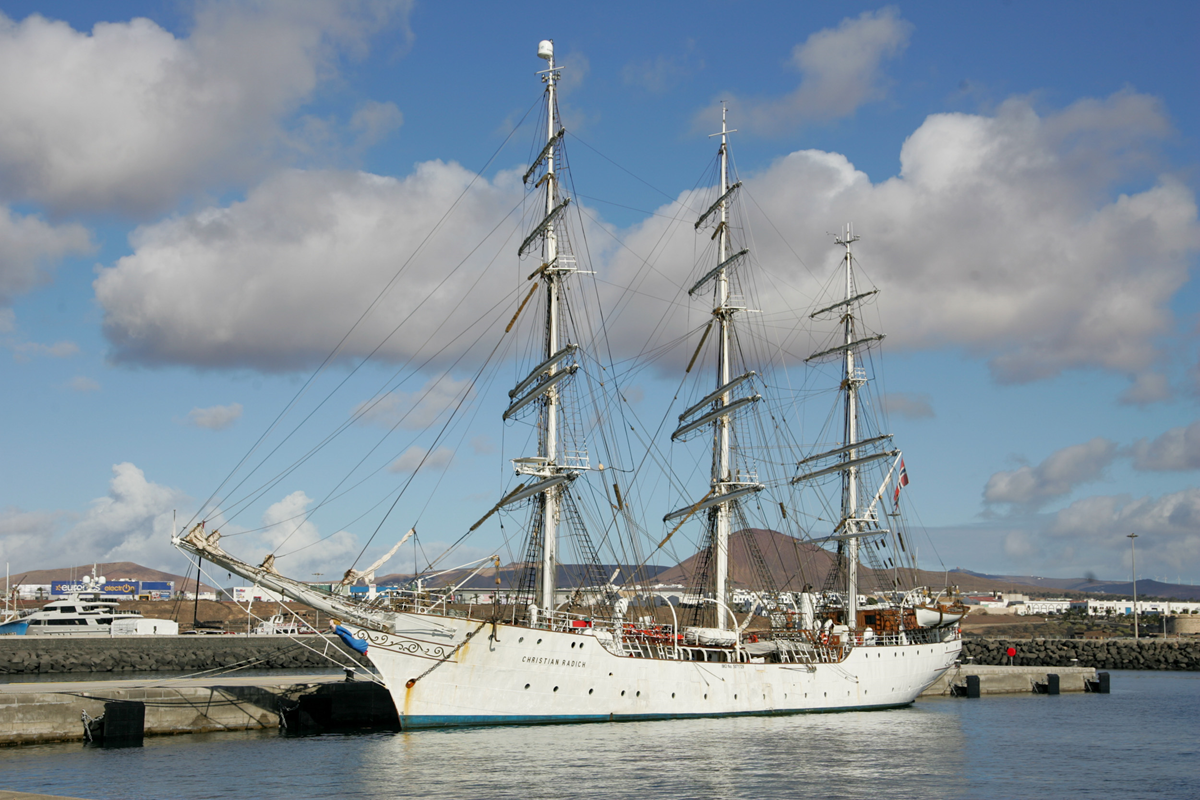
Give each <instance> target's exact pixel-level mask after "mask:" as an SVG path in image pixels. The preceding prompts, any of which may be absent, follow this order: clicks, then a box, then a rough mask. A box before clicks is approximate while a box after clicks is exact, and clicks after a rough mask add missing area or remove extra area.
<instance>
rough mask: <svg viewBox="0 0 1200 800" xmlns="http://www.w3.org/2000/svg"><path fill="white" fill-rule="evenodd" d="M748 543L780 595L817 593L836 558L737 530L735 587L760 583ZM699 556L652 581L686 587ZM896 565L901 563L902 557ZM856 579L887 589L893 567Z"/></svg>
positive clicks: (910, 578)
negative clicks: (803, 591) (804, 591)
mask: <svg viewBox="0 0 1200 800" xmlns="http://www.w3.org/2000/svg"><path fill="white" fill-rule="evenodd" d="M750 541H753V542H754V543H756V544H757V545H758V551H759V552H760V553H761V554H762V559H763V563H764V564H765V566H766V569H767V573H768V574H769V575H770V576H771V581H772V582H773V583H774V585H775V588H776V589H778V590H780V591H797V590H800V589H803V588H804V587H805V585H809V586H812V587H814V588H817V589H820V588H821V587H822V586H823V585H824V584H825V579H826V576H827V575H828V574H829V570H830V568H831V567H832V566H833V559H834V554H833V553H832V552H831V551H829V550H826V549H824V548H822V547H820V546H819V545H815V544H812V543H810V542H803V541H800V540H799V539H795V538H793V537H791V536H788V535H786V534H783V533H779V532H778V531H772V530H765V529H762V528H751V529H748V530H743V531H737V532H735V533H733V534H732V535H731V536H730V543H729V561H730V568H729V573H730V580H731V582H732V585H734V586H737V587H747V588H749V587H756V586H759V585H760V584H761V583H762V582H761V581H760V580H759V579H758V578H757V570H756V569H755V568H754V567H753V563H754V559H753V558H752V557H751V552H752V550H751V548H750V546H749V542H750ZM877 554H878V555H879V556H880V557H881V558H894V556H893V554H892V552H891V550H890V549H886V548H885V549H880V550H878V551H877ZM702 556H703V554H702V553H697V554H695V555H693V556H692V557H690V558H688V559H686V560H685V561H684V562H683V563H681V564H679V565H678V566H675V567H672V568H670V569H667V570H665V571H664V572H662V573H660V574H659V575H658V576H657V577H656V578H655V580H656V581H658V582H661V583H668V584H672V583H673V584H681V585H683V586H688V585H690V584H691V582H692V576H693V574H694V573H695V571H696V570H697V569H698V568H699V566H700V564H701V558H702ZM904 560H907V559H904ZM896 561H897V562H898V563H899V562H900V561H901V559H896ZM859 576H860V580H861V583H860V585H861V586H862V588H863V590H864V591H873V590H875V589H877V588H888V587H890V586H891V584H892V570H891V569H885V570H883V571H881V572H876V570H874V569H871V568H869V567H863V568H862V569H860V570H859ZM899 578H900V586H901V588H905V587H911V586H931V587H937V586H944V585H945V584H946V581H947V578H948V579H949V581H950V582H951V583H953V584H954V585H957V586H958V587H959V588H960V589H961V590H963V591H969V592H977V591H1011V584H1008V583H1004V582H1001V581H996V580H990V579H988V578H982V577H978V576H975V575H970V574H967V573H961V572H950V573H949V574H947V573H946V572H942V571H937V572H933V571H929V570H911V569H901V570H899Z"/></svg>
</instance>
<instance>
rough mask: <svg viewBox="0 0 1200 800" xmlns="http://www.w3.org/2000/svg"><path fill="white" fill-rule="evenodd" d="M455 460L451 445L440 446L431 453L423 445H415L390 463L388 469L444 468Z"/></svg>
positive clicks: (407, 470)
mask: <svg viewBox="0 0 1200 800" xmlns="http://www.w3.org/2000/svg"><path fill="white" fill-rule="evenodd" d="M453 460H454V451H453V450H451V449H450V448H449V447H439V448H437V449H435V450H434V451H433V452H432V453H430V452H428V451H427V450H425V448H423V447H418V446H416V445H413V446H412V447H410V448H408V449H407V450H405V451H404V452H403V453H401V454H400V457H399V458H397V459H396V460H395V461H393V462H392V463H391V464H389V465H388V471H389V472H416V471H417V468H418V467H419V468H421V469H425V470H434V469H443V468H445V467H448V466H450V462H451V461H453ZM422 461H424V463H422Z"/></svg>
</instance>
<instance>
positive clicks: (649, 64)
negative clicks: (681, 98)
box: [621, 39, 704, 94]
mask: <svg viewBox="0 0 1200 800" xmlns="http://www.w3.org/2000/svg"><path fill="white" fill-rule="evenodd" d="M703 68H704V60H703V59H702V58H701V57H700V55H699V54H698V53H697V50H696V42H695V40H693V39H688V40H687V41H686V42H685V43H684V46H683V52H682V53H680V54H678V55H665V54H659V55H657V56H655V57H654V58H652V59H642V60H640V61H631V62H629V63H628V64H626V65H625V67H624V69H622V70H621V78H622V80H623V81H624V82H625V84H626V85H631V86H641V87H642V88H643V89H645V90H647V91H649V92H653V93H654V94H663V93H665V92H668V91H670V90H671V89H673V88H674V87H675V86H676V85H677V84H678V83H679V82H680V81H681V80H683V79H684V78H686V77H688V76H690V75H693V74H695V73H696V72H698V71H699V70H701V69H703Z"/></svg>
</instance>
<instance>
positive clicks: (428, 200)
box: [94, 162, 523, 371]
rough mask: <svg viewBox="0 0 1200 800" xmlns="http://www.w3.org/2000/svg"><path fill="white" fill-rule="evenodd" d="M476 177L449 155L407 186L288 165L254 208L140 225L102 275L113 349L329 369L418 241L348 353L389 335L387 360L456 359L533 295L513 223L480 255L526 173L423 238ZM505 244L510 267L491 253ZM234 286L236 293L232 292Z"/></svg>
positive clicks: (161, 359) (517, 196) (482, 187)
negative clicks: (503, 312) (513, 302)
mask: <svg viewBox="0 0 1200 800" xmlns="http://www.w3.org/2000/svg"><path fill="white" fill-rule="evenodd" d="M474 177H475V176H474V175H472V174H471V173H470V172H468V171H467V170H464V169H463V168H462V167H460V166H458V165H457V164H444V163H442V162H427V163H424V164H420V165H418V166H417V168H416V171H415V172H414V173H413V174H412V175H410V176H409V177H407V178H405V179H404V180H396V179H393V178H382V177H379V176H376V175H369V174H365V173H357V172H333V171H325V172H301V171H289V172H285V173H281V174H278V175H275V176H273V177H272V178H270V179H268V180H267V181H266V182H264V183H263V184H262V185H260V186H258V187H257V188H255V189H254V190H253V191H251V192H250V194H249V195H248V196H247V198H246V200H245V201H243V202H239V203H234V204H233V205H231V206H229V207H227V208H209V209H205V210H203V211H200V212H197V213H195V214H189V215H187V216H183V217H178V218H175V219H170V220H167V221H164V222H160V223H157V224H154V225H150V226H145V227H142V228H139V229H138V230H137V231H136V232H135V233H134V234H133V236H132V237H131V238H132V243H133V246H134V252H133V253H132V254H131V255H129V256H126V257H124V258H122V259H120V260H119V261H118V262H117V263H116V265H115V266H114V267H111V268H108V269H103V270H101V272H100V275H99V277H98V278H97V279H96V281H95V284H94V285H95V291H96V297H97V299H98V300H99V302H100V304H101V305H102V306H103V308H104V330H105V333H106V334H107V336H108V338H109V340H110V342H112V344H113V348H114V349H113V357H114V358H115V359H116V360H117V361H131V362H141V363H150V364H162V363H182V364H191V365H195V366H201V367H214V368H227V367H250V368H255V369H260V370H268V371H270V370H288V369H296V368H300V367H304V366H308V365H313V364H316V363H319V362H320V361H321V360H322V359H324V358H325V357H326V355H328V353H329V352H330V351H331V350H332V349H333V347H334V346H335V345H337V343H338V342H339V341H341V340H342V337H343V336H344V335H345V334H346V332H347V331H348V330H349V328H350V325H351V324H352V323H353V322H354V321H355V320H357V319H359V317H360V316H361V315H362V314H363V312H364V311H365V310H366V309H367V308H368V307H370V306H371V305H372V303H373V302H374V301H375V300H376V298H377V296H378V295H379V293H380V292H381V291H382V290H384V288H385V287H386V286H388V283H389V281H391V280H392V278H393V276H394V275H395V274H396V271H397V269H399V268H400V267H401V266H402V265H404V264H405V263H406V261H407V260H408V259H409V258H410V257H411V256H412V255H413V254H414V253H416V252H417V251H418V249H419V248H421V249H420V252H419V255H418V257H417V258H415V259H413V261H412V262H411V264H409V266H407V267H406V268H405V272H404V274H403V277H402V279H401V281H400V282H399V283H398V284H397V285H393V286H392V287H391V289H390V290H389V291H388V292H387V293H386V294H385V295H384V296H383V298H382V300H381V301H380V303H379V304H378V305H377V306H376V307H375V308H374V310H373V312H372V313H371V314H370V315H369V316H368V317H367V318H366V319H365V320H363V321H362V322H361V323H360V325H359V327H358V329H357V330H356V331H355V333H354V335H353V336H351V337H350V339H348V340H347V341H346V342H345V344H344V345H343V350H342V355H344V356H347V357H354V356H362V355H366V354H368V353H370V352H371V351H372V350H373V348H374V347H375V345H376V344H378V343H379V342H380V341H383V340H384V339H385V338H386V339H388V341H387V343H386V344H385V345H384V346H383V348H382V350H381V351H380V355H381V356H382V357H384V358H391V359H402V358H405V357H409V356H413V355H415V354H417V353H424V354H426V355H433V354H434V353H436V352H437V351H438V349H439V348H440V347H442V346H444V345H448V346H449V347H448V349H447V350H446V351H444V353H443V356H444V358H445V359H447V360H449V359H452V358H453V357H454V356H456V355H458V354H460V353H461V352H462V348H463V347H465V346H466V345H467V344H469V343H470V342H471V341H473V340H474V332H473V333H472V335H471V336H466V337H462V338H460V339H459V340H458V342H456V343H452V340H454V339H455V337H460V336H461V334H462V333H463V331H464V330H465V329H467V328H469V327H470V326H472V325H474V324H477V323H479V322H480V319H481V317H483V316H485V315H486V314H487V313H488V311H487V309H488V308H489V307H491V306H493V305H495V304H496V303H497V302H501V301H504V299H505V298H506V297H514V296H515V294H516V292H517V291H522V290H523V287H522V286H518V285H517V284H518V281H517V279H516V274H515V270H514V269H512V266H511V265H514V264H515V257H514V256H515V251H516V248H517V244H516V243H513V242H512V237H514V236H516V235H517V234H518V227H519V224H520V223H519V221H518V220H516V219H513V220H512V221H511V225H509V224H507V223H506V224H505V225H504V226H502V228H501V231H500V232H499V233H498V235H497V237H496V239H495V241H493V242H489V243H488V244H487V245H486V246H485V247H484V248H481V250H480V252H477V253H472V250H473V248H475V247H476V246H477V245H478V243H479V242H480V241H481V240H482V239H483V238H484V237H485V235H486V232H487V231H488V230H490V229H491V228H493V226H495V225H496V224H497V222H499V221H502V220H504V217H505V215H506V214H508V213H509V212H510V210H512V209H513V208H514V207H516V206H518V205H519V204H520V201H521V197H522V187H521V183H520V179H519V176H518V175H514V174H511V173H504V174H501V175H500V176H498V177H497V179H496V180H495V181H494V182H489V181H486V180H483V179H480V180H479V181H478V182H477V184H476V187H475V189H474V190H473V191H471V192H469V193H468V194H467V195H466V196H465V197H464V198H463V200H462V202H460V203H459V204H458V206H457V207H456V208H455V211H454V214H453V215H452V216H451V217H450V218H449V219H448V220H447V221H446V223H445V224H444V226H443V227H442V228H441V230H440V231H439V232H438V233H437V234H435V235H434V236H433V237H431V238H430V239H429V240H428V241H427V242H424V240H425V238H426V236H427V234H428V233H429V232H430V231H431V230H433V229H434V227H435V226H436V225H437V224H438V223H439V221H440V220H441V219H442V217H443V215H444V214H445V213H446V211H447V210H448V209H450V208H451V206H452V205H453V203H454V202H455V199H456V198H457V197H458V195H459V194H460V193H461V192H462V190H463V189H464V188H465V187H466V186H467V185H468V184H469V183H470V181H471V180H472V178H474ZM505 237H508V238H507V239H506V238H505ZM518 242H519V240H518ZM498 248H502V249H503V250H504V253H503V256H502V257H500V259H499V264H501V265H503V268H501V267H500V266H498V265H495V264H494V263H493V259H492V256H493V255H494V253H495V251H496V250H497V249H498ZM464 260H466V261H467V263H466V265H465V266H464V267H463V268H462V269H457V270H456V269H455V268H456V265H458V264H459V263H460V262H462V261H464ZM489 267H494V268H490V269H489ZM230 286H237V287H238V292H237V298H236V302H230V295H229V287H230ZM468 295H469V296H468ZM182 298H186V302H183V300H182ZM493 313H495V312H493ZM509 313H510V314H511V310H510V311H509ZM497 320H498V316H497ZM497 320H492V321H491V322H490V323H489V324H493V323H495V322H496V321H497ZM505 321H507V320H505ZM499 324H500V325H503V324H504V322H503V321H502V322H499ZM398 325H403V327H402V328H401V329H400V330H399V331H397V330H396V329H397V326H398ZM439 328H440V329H441V333H440V334H438V336H437V337H436V338H432V337H433V335H434V332H435V331H436V330H438V329H439ZM476 330H480V332H482V331H481V329H476ZM389 337H390V338H389Z"/></svg>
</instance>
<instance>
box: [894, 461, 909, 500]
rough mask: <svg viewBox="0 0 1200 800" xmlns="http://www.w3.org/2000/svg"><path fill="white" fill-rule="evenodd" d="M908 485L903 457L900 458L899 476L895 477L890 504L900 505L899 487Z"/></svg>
mask: <svg viewBox="0 0 1200 800" xmlns="http://www.w3.org/2000/svg"><path fill="white" fill-rule="evenodd" d="M901 486H908V470H907V469H905V468H904V459H903V458H902V459H900V477H899V478H897V479H896V492H895V494H893V495H892V505H893V506H895V507H896V508H899V507H900V487H901Z"/></svg>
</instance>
